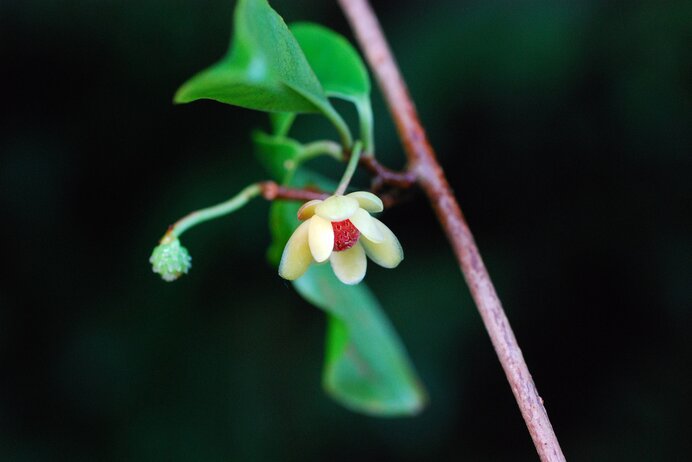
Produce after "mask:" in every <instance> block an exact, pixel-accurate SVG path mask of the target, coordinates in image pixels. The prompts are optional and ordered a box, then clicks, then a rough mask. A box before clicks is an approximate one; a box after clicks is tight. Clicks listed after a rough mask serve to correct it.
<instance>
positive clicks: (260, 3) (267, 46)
mask: <svg viewBox="0 0 692 462" xmlns="http://www.w3.org/2000/svg"><path fill="white" fill-rule="evenodd" d="M234 25H235V28H234V35H233V40H232V42H231V43H232V45H231V48H230V51H229V53H228V54H227V55H226V57H224V58H223V59H222V60H221V61H219V62H218V63H216V64H214V65H213V66H211V67H210V68H208V69H206V70H204V71H202V72H200V73H199V74H197V75H196V76H194V77H192V79H190V80H188V81H187V82H186V83H185V84H183V86H182V87H180V89H179V90H178V92H177V93H176V95H175V101H176V102H177V103H188V102H190V101H195V100H198V99H212V100H216V101H219V102H222V103H228V104H233V105H236V106H242V107H246V108H249V109H257V110H262V111H283V112H317V111H319V110H324V108H325V107H330V104H329V102H328V100H327V98H326V96H325V94H324V92H323V90H322V87H321V86H320V83H319V81H318V80H317V78H316V77H315V74H314V73H313V71H312V69H310V65H309V64H308V62H307V60H306V59H305V55H304V54H303V52H302V51H301V49H300V46H299V45H298V43H297V42H296V40H295V39H294V38H293V35H292V34H291V32H290V31H289V30H288V27H286V24H285V23H284V21H283V19H282V18H281V16H279V15H278V14H277V13H276V12H275V11H274V10H273V9H272V8H271V7H270V6H269V4H268V3H267V1H266V0H240V1H239V2H238V5H237V7H236V10H235V15H234Z"/></svg>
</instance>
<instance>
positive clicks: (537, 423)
mask: <svg viewBox="0 0 692 462" xmlns="http://www.w3.org/2000/svg"><path fill="white" fill-rule="evenodd" d="M339 4H340V5H341V8H342V9H343V10H344V12H345V14H346V16H347V18H348V21H349V23H350V24H351V27H352V28H353V30H354V31H355V35H356V38H357V39H358V42H359V43H360V46H361V48H362V49H363V51H364V52H365V56H366V58H367V60H368V62H369V64H370V66H371V67H372V69H373V71H374V73H375V76H376V78H377V81H378V83H379V86H380V88H381V89H382V92H383V93H384V97H385V100H386V101H387V104H388V106H389V109H390V111H391V113H392V117H393V118H394V122H395V124H396V127H397V130H398V132H399V137H400V138H401V140H402V142H403V145H404V149H405V151H406V155H407V157H408V160H409V171H410V172H412V173H414V174H415V177H416V178H417V181H418V184H419V185H420V187H421V188H422V189H423V191H425V193H426V195H427V196H428V199H429V200H430V203H431V205H432V207H433V209H434V210H435V213H436V214H437V218H438V220H439V221H440V223H441V224H442V227H443V228H444V231H445V233H446V234H447V238H448V239H449V241H450V243H451V245H452V248H453V249H454V253H455V254H456V257H457V260H458V261H459V265H460V267H461V271H462V272H463V273H464V278H465V279H466V282H467V284H468V285H469V289H470V291H471V295H472V296H473V299H474V301H475V302H476V306H477V307H478V311H479V313H480V315H481V318H482V319H483V323H484V325H485V328H486V330H487V331H488V335H489V336H490V340H491V341H492V344H493V347H494V348H495V352H496V353H497V356H498V358H499V360H500V363H501V364H502V368H503V369H504V371H505V374H506V376H507V381H508V382H509V384H510V386H511V388H512V392H513V393H514V397H515V399H516V401H517V404H518V405H519V409H520V411H521V414H522V416H523V417H524V421H525V422H526V426H527V427H528V430H529V433H530V434H531V438H532V439H533V442H534V445H535V446H536V450H537V452H538V455H539V457H540V459H541V460H542V461H548V462H557V461H564V460H565V457H564V455H563V454H562V449H561V448H560V444H559V443H558V441H557V437H556V436H555V432H554V431H553V427H552V425H551V424H550V420H549V419H548V414H547V413H546V410H545V407H543V400H542V399H541V397H540V396H539V395H538V391H537V390H536V385H535V384H534V382H533V379H532V378H531V374H530V373H529V369H528V367H527V366H526V362H525V361H524V357H523V355H522V353H521V349H520V348H519V345H518V344H517V340H516V338H515V337H514V333H513V332H512V328H511V326H510V324H509V320H508V319H507V316H506V315H505V312H504V310H503V309H502V304H501V303H500V299H499V298H498V296H497V293H496V292H495V288H494V287H493V283H492V281H491V279H490V276H489V275H488V271H487V269H486V268H485V264H484V263H483V260H482V259H481V256H480V253H479V251H478V248H477V246H476V243H475V242H474V239H473V235H472V234H471V230H470V229H469V227H468V225H467V223H466V220H465V219H464V216H463V214H462V213H461V209H460V208H459V204H458V203H457V201H456V199H455V198H454V195H453V194H452V191H451V189H450V187H449V183H448V182H447V179H446V178H445V175H444V171H443V170H442V167H441V166H440V164H439V163H438V161H437V159H436V157H435V153H434V151H433V149H432V147H431V146H430V143H429V142H428V140H427V137H426V134H425V131H424V130H423V127H422V125H421V123H420V120H419V119H418V114H417V113H416V109H415V107H414V106H413V102H412V101H411V98H410V96H409V94H408V91H407V89H406V85H405V83H404V80H403V78H402V77H401V74H400V73H399V69H398V67H397V65H396V63H395V61H394V58H393V56H392V53H391V51H390V50H389V46H388V45H387V42H386V39H385V38H384V35H383V33H382V29H381V27H380V24H379V23H378V21H377V18H376V17H375V14H374V12H373V11H372V8H371V7H370V5H369V4H368V2H367V0H339Z"/></svg>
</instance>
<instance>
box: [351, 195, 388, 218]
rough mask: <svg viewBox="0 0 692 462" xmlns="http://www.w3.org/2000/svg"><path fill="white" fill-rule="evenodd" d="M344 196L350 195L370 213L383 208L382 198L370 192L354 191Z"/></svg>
mask: <svg viewBox="0 0 692 462" xmlns="http://www.w3.org/2000/svg"><path fill="white" fill-rule="evenodd" d="M346 197H352V198H353V199H355V200H357V201H358V204H359V205H360V207H361V208H363V209H365V210H367V211H368V212H370V213H377V212H381V211H382V210H384V205H382V200H380V198H379V197H377V196H376V195H374V194H373V193H371V192H367V191H356V192H352V193H350V194H346Z"/></svg>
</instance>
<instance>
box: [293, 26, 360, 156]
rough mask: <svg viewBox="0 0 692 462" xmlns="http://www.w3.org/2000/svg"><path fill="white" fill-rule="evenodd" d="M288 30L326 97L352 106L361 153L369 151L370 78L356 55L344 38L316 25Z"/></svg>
mask: <svg viewBox="0 0 692 462" xmlns="http://www.w3.org/2000/svg"><path fill="white" fill-rule="evenodd" d="M290 28H291V32H292V33H293V35H294V36H295V38H296V40H297V41H298V43H299V44H300V47H301V48H302V49H303V52H304V53H305V57H306V58H307V60H308V62H309V63H310V67H312V69H313V71H315V74H316V75H317V78H318V79H319V81H320V83H321V84H322V87H323V88H324V91H325V92H326V93H327V95H328V96H334V97H337V98H341V99H345V100H347V101H351V102H352V103H353V104H355V105H356V109H357V110H358V116H359V118H360V130H361V138H362V139H363V142H364V144H365V150H366V151H367V152H372V149H373V141H372V131H373V120H372V107H371V104H370V77H369V76H368V71H367V68H366V67H365V64H364V63H363V60H362V59H361V57H360V55H359V54H358V52H357V51H356V49H355V48H353V46H352V45H351V44H350V43H349V42H348V40H346V38H344V37H343V36H342V35H340V34H337V33H336V32H334V31H332V30H331V29H328V28H326V27H323V26H320V25H319V24H313V23H308V22H300V23H294V24H291V27H290Z"/></svg>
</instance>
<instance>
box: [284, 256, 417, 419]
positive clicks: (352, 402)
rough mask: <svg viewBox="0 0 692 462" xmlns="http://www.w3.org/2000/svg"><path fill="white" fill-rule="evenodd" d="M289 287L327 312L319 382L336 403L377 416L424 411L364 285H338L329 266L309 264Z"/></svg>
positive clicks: (401, 352) (396, 343) (405, 362)
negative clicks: (326, 326) (292, 287)
mask: <svg viewBox="0 0 692 462" xmlns="http://www.w3.org/2000/svg"><path fill="white" fill-rule="evenodd" d="M293 285H294V287H295V288H296V290H297V291H298V293H300V295H301V296H302V297H303V298H305V299H306V300H307V301H309V302H310V303H312V304H313V305H315V306H317V307H319V308H321V309H323V310H325V311H326V312H327V313H328V314H329V326H328V338H327V349H326V358H325V362H326V364H325V369H324V374H323V384H324V387H325V389H326V390H327V392H328V393H329V394H330V395H331V396H332V397H334V399H336V400H337V401H339V402H340V403H342V404H343V405H344V406H346V407H348V408H350V409H352V410H354V411H359V412H363V413H366V414H370V415H375V416H400V415H411V414H416V413H418V412H419V411H420V410H421V409H422V408H423V406H424V405H425V402H426V394H425V391H424V390H423V387H422V385H421V383H420V380H419V379H418V376H417V375H416V373H415V371H414V369H413V367H412V365H411V363H410V361H409V359H408V356H407V354H406V351H405V349H404V347H403V345H402V344H401V341H400V340H399V337H398V336H397V334H396V332H395V331H394V328H393V327H392V325H391V324H390V322H389V320H388V319H387V317H386V315H385V314H384V312H383V311H382V309H381V308H380V305H379V303H378V302H377V300H376V299H375V297H374V296H373V294H372V293H371V292H370V290H369V289H368V288H367V287H366V286H365V284H363V283H361V284H358V285H355V286H348V285H345V284H342V283H341V282H340V281H339V280H338V279H337V278H336V276H334V273H333V272H332V270H331V268H330V267H329V265H313V266H312V267H311V268H310V269H309V270H308V272H307V273H306V274H305V275H303V276H302V277H301V278H299V279H298V280H296V281H294V283H293Z"/></svg>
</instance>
